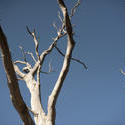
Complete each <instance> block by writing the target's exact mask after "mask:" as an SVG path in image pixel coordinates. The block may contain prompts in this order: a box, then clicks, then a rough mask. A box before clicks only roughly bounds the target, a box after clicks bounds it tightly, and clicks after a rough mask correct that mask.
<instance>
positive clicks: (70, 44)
mask: <svg viewBox="0 0 125 125" xmlns="http://www.w3.org/2000/svg"><path fill="white" fill-rule="evenodd" d="M57 1H58V3H59V6H60V8H61V11H62V13H63V17H64V24H65V28H66V32H67V49H66V54H65V58H64V62H63V66H62V69H61V72H60V74H59V77H58V79H57V81H56V84H55V86H54V89H53V91H52V93H51V95H50V96H49V99H48V117H49V118H50V120H52V121H53V122H54V120H55V105H56V101H57V98H58V95H59V93H60V90H61V88H62V85H63V82H64V80H65V78H66V76H67V73H68V71H69V66H70V60H71V57H72V51H73V48H74V46H75V42H74V40H73V33H72V26H71V22H70V17H69V15H68V12H67V8H66V6H65V3H64V2H63V0H57Z"/></svg>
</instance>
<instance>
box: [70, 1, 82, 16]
mask: <svg viewBox="0 0 125 125" xmlns="http://www.w3.org/2000/svg"><path fill="white" fill-rule="evenodd" d="M79 5H80V0H78V1H77V3H76V4H75V6H74V7H73V8H72V9H71V15H70V18H72V17H73V16H74V14H75V12H76V9H77V8H78V6H79Z"/></svg>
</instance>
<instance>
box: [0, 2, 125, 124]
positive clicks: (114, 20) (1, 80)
mask: <svg viewBox="0 0 125 125" xmlns="http://www.w3.org/2000/svg"><path fill="white" fill-rule="evenodd" d="M75 1H76V0H65V2H66V3H67V6H68V7H69V8H71V7H72V6H73V4H72V3H73V2H75ZM58 10H59V7H58V5H57V1H56V0H36V1H35V0H11V1H10V0H0V24H1V25H2V27H3V30H4V32H5V34H6V36H7V39H8V43H9V46H10V49H11V52H12V56H13V59H14V60H15V59H17V58H18V59H21V52H20V50H19V48H18V46H19V45H21V46H23V47H24V48H25V50H29V51H34V48H33V45H34V44H33V41H32V38H31V37H30V36H29V34H28V33H27V32H26V25H28V26H29V27H30V28H31V29H33V28H35V29H36V31H37V33H38V36H40V47H39V48H40V52H42V51H43V50H44V49H46V48H47V47H48V46H49V45H50V43H51V42H52V37H55V36H56V31H55V29H54V28H53V27H52V23H53V22H54V21H55V22H57V23H59V21H58V18H57V11H58ZM72 22H73V24H75V25H76V26H75V28H74V32H75V36H74V39H75V41H76V47H75V50H74V52H73V56H74V57H76V58H78V59H80V60H83V61H84V62H85V63H86V64H87V65H88V71H86V70H85V69H83V67H82V66H81V65H80V64H78V63H76V62H72V63H71V67H70V72H69V74H68V76H67V78H66V80H65V82H64V86H63V89H62V91H61V93H60V96H59V99H58V102H57V105H56V110H57V116H56V125H125V76H123V75H122V74H121V73H120V69H121V68H122V69H123V70H125V1H124V0H82V2H81V5H80V7H79V9H78V11H77V12H76V15H75V16H74V17H73V21H72ZM65 43H66V41H64V40H61V41H60V42H59V45H58V46H59V47H61V48H62V50H63V51H64V49H65ZM49 61H51V62H52V65H53V68H54V69H55V70H56V72H55V73H52V74H50V75H45V74H41V81H42V94H43V95H44V98H43V99H44V107H46V102H47V96H48V95H49V94H50V92H51V90H52V87H53V85H54V83H55V81H56V79H57V76H58V73H59V70H60V68H61V64H62V61H63V57H61V56H60V55H59V54H58V53H57V52H56V51H55V50H54V51H53V53H52V54H51V55H49V56H48V57H47V59H46V61H45V63H44V67H43V70H45V71H46V70H48V63H49ZM0 65H1V66H0V100H1V101H0V124H1V125H21V124H22V122H21V120H20V118H19V116H18V114H17V112H16V111H15V109H14V108H13V106H12V103H11V101H10V98H9V91H8V87H7V82H6V75H5V73H4V69H3V66H2V61H0ZM19 85H20V89H21V92H22V95H23V96H24V100H25V101H26V103H27V104H28V105H29V101H30V94H29V92H28V90H27V89H26V87H25V83H23V82H20V83H19Z"/></svg>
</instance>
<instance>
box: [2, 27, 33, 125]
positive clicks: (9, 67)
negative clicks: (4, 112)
mask: <svg viewBox="0 0 125 125" xmlns="http://www.w3.org/2000/svg"><path fill="white" fill-rule="evenodd" d="M0 49H1V52H2V59H3V64H4V68H5V71H6V75H7V80H8V87H9V90H10V96H11V100H12V103H13V105H14V107H15V108H16V110H17V112H18V113H19V115H20V117H21V119H22V121H23V122H24V125H34V122H33V120H32V118H31V116H30V114H29V111H28V108H27V106H26V104H25V102H24V101H23V98H22V96H21V93H20V90H19V86H18V80H17V78H16V74H15V71H14V67H13V63H12V59H11V54H10V51H9V48H8V44H7V39H6V37H5V35H4V33H3V31H2V28H1V26H0Z"/></svg>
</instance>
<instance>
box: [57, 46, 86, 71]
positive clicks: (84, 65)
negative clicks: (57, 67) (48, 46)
mask: <svg viewBox="0 0 125 125" xmlns="http://www.w3.org/2000/svg"><path fill="white" fill-rule="evenodd" d="M55 48H56V50H57V51H58V52H59V53H60V54H61V55H62V56H65V55H64V54H63V52H62V51H61V50H60V49H59V48H58V47H57V46H55ZM71 60H73V61H76V62H78V63H80V64H82V65H83V67H84V68H85V69H86V70H87V69H88V67H87V66H86V64H85V63H84V62H82V61H80V60H78V59H75V58H73V57H71Z"/></svg>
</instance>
